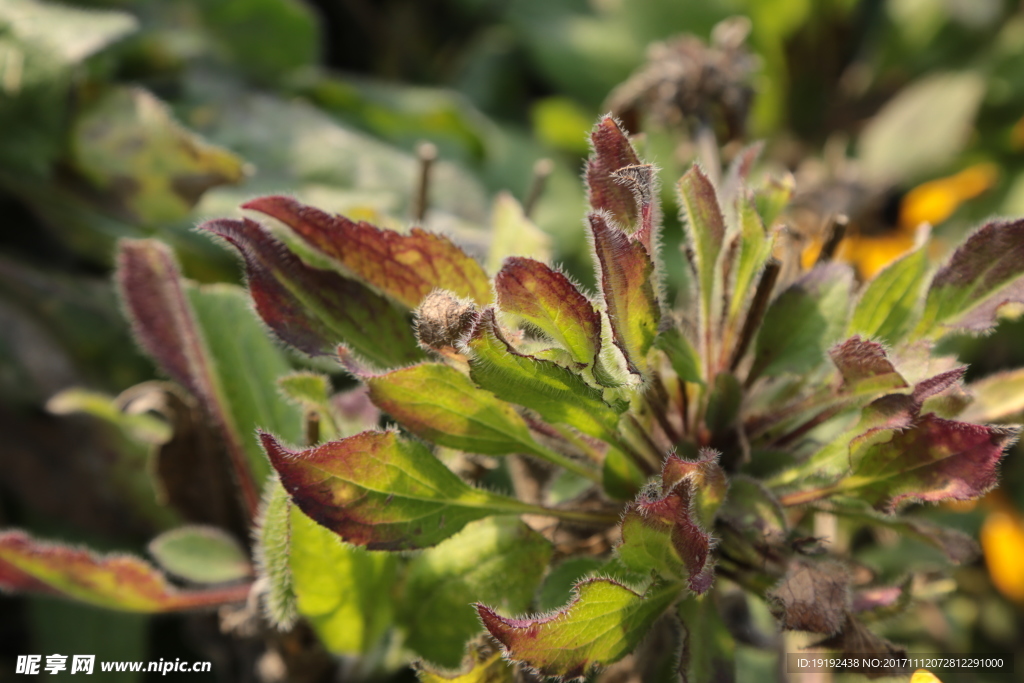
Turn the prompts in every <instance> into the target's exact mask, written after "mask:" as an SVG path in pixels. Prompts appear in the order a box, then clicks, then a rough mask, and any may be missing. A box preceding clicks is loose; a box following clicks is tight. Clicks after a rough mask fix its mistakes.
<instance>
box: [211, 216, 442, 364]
mask: <svg viewBox="0 0 1024 683" xmlns="http://www.w3.org/2000/svg"><path fill="white" fill-rule="evenodd" d="M200 228H201V229H203V230H206V231H208V232H210V233H212V234H214V235H217V236H218V237H221V238H223V239H224V240H226V241H227V242H228V243H229V244H231V245H232V246H234V247H235V248H236V249H238V251H239V253H240V254H241V255H242V259H243V260H244V262H245V272H246V280H247V281H248V284H249V294H250V295H251V296H252V298H253V302H254V303H255V304H256V311H257V312H258V313H259V314H260V317H261V318H263V321H264V322H265V323H267V326H268V327H270V329H271V330H273V331H274V334H276V335H277V336H278V337H279V338H280V339H281V341H283V342H285V343H286V344H291V345H292V346H294V347H295V348H297V349H299V350H300V351H303V352H305V353H308V354H310V355H313V356H316V355H333V354H334V350H335V349H336V348H337V346H338V344H339V343H345V344H346V345H348V346H349V347H350V348H351V349H352V350H354V351H355V352H356V353H359V354H360V355H361V356H363V357H364V358H366V359H367V360H369V361H371V362H373V363H375V364H377V365H379V366H381V367H393V366H396V365H404V364H406V363H411V362H414V361H416V360H419V359H420V358H422V357H423V353H422V351H420V350H419V348H418V347H417V346H416V339H415V338H414V337H413V334H412V328H411V326H410V321H409V316H408V312H406V311H402V310H400V309H399V308H397V307H396V306H395V305H394V304H392V303H391V302H390V301H388V300H387V299H386V298H384V297H383V296H381V295H380V294H377V293H376V292H374V291H372V290H370V289H369V288H368V287H367V286H366V285H363V284H361V283H359V282H357V281H355V280H351V279H349V278H346V277H342V276H341V275H339V274H338V273H336V272H334V271H330V270H322V269H320V268H314V267H312V266H309V265H306V264H305V263H303V262H302V260H301V259H299V257H298V256H296V255H295V254H294V253H293V252H292V251H291V250H289V248H288V247H287V246H286V245H285V244H284V243H283V242H281V241H279V240H278V239H277V238H275V237H274V236H273V235H271V234H270V232H269V231H267V230H266V229H265V228H263V227H262V226H261V225H260V224H259V223H256V222H255V221H251V220H249V219H244V220H232V219H227V218H224V219H220V220H214V221H208V222H206V223H204V224H202V225H201V226H200Z"/></svg>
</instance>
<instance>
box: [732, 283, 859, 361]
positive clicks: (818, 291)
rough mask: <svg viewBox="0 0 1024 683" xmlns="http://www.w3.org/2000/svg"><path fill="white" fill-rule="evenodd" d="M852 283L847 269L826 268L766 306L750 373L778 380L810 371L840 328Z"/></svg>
mask: <svg viewBox="0 0 1024 683" xmlns="http://www.w3.org/2000/svg"><path fill="white" fill-rule="evenodd" d="M852 284H853V274H852V272H851V271H850V270H849V268H847V267H845V266H843V265H840V264H836V263H830V264H827V265H824V266H818V267H817V268H815V269H813V270H812V271H810V272H809V273H807V274H806V275H804V276H803V277H802V278H800V279H799V280H797V281H796V282H794V283H793V284H792V285H790V287H789V288H788V289H786V290H785V291H783V292H782V293H781V294H780V295H779V296H778V297H777V298H776V299H775V301H773V302H772V304H771V306H769V307H768V312H767V313H766V315H765V319H764V324H763V325H762V326H761V332H760V333H759V334H758V336H757V343H756V347H755V354H756V355H755V358H754V366H753V368H752V369H751V372H752V373H753V374H755V375H760V374H764V375H768V376H777V375H781V374H783V373H786V372H792V373H804V372H808V371H810V370H812V369H813V368H815V367H816V366H817V365H818V364H819V363H820V362H821V361H822V358H823V356H824V353H825V349H826V348H827V346H828V344H829V343H830V342H831V341H833V340H834V339H835V338H836V337H837V336H838V335H839V333H840V331H841V330H842V329H843V327H842V326H843V323H844V322H845V321H846V306H847V301H848V300H849V297H850V288H851V286H852Z"/></svg>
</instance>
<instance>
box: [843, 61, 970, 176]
mask: <svg viewBox="0 0 1024 683" xmlns="http://www.w3.org/2000/svg"><path fill="white" fill-rule="evenodd" d="M984 95H985V79H984V77H983V76H982V75H981V74H980V73H976V72H971V71H964V72H960V73H952V72H950V73H933V74H930V75H928V76H926V77H924V78H922V79H920V80H918V81H916V82H915V83H912V84H911V85H909V86H908V87H906V88H904V89H903V90H901V91H900V92H899V93H898V94H897V95H896V96H895V97H893V98H892V99H891V100H889V102H887V103H886V105H885V106H884V107H882V109H881V110H880V111H879V112H878V113H877V114H875V116H873V117H872V118H871V119H870V120H869V121H868V123H867V125H866V126H865V127H864V131H863V132H862V133H861V136H860V143H859V145H858V148H859V152H860V155H859V156H860V161H861V164H862V166H863V169H862V170H863V172H864V173H865V174H866V177H869V178H875V179H876V180H877V181H878V182H886V181H889V182H892V181H902V180H906V179H909V178H912V177H914V176H918V175H921V174H922V173H927V172H929V171H934V170H935V169H937V168H939V167H941V166H943V165H945V164H948V163H949V162H951V161H952V160H953V157H955V156H956V154H957V153H958V152H959V151H960V150H961V149H962V148H963V146H964V145H965V144H966V142H967V139H968V137H969V136H970V134H971V129H972V126H973V123H974V117H975V114H976V112H977V110H978V107H979V105H980V104H981V100H982V97H984ZM938 111H941V112H942V116H936V115H935V112H938Z"/></svg>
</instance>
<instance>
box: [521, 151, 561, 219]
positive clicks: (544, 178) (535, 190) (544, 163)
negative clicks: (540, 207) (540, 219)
mask: <svg viewBox="0 0 1024 683" xmlns="http://www.w3.org/2000/svg"><path fill="white" fill-rule="evenodd" d="M554 170H555V164H554V162H552V161H551V159H538V160H537V163H535V164H534V165H533V178H532V180H531V181H530V191H529V193H528V194H527V195H526V200H525V201H524V202H523V215H524V216H526V217H527V218H530V217H532V216H533V210H534V209H536V208H537V202H538V200H540V198H541V195H543V194H544V188H545V187H547V184H548V176H550V175H551V172H552V171H554Z"/></svg>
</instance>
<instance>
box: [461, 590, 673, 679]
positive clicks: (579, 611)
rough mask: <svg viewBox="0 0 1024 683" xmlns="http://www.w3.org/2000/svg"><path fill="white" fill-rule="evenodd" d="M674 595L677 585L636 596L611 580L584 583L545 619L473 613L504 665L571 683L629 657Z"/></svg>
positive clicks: (479, 610) (488, 610)
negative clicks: (517, 664) (512, 664)
mask: <svg viewBox="0 0 1024 683" xmlns="http://www.w3.org/2000/svg"><path fill="white" fill-rule="evenodd" d="M678 595H679V586H678V585H676V584H655V585H653V586H652V587H651V588H650V589H648V591H647V592H646V593H645V594H644V595H639V594H638V593H635V592H633V591H632V590H630V589H629V588H626V587H625V586H623V585H622V584H619V583H616V582H615V581H611V580H609V579H586V580H584V581H581V582H579V583H578V584H576V588H575V596H574V597H573V599H572V601H570V602H569V604H568V605H566V606H565V607H563V608H562V609H560V610H558V611H556V612H554V613H552V614H548V615H545V616H537V617H528V618H525V619H511V618H508V617H503V616H501V615H499V614H498V613H497V612H495V611H494V610H493V609H491V608H490V607H487V606H486V605H481V604H477V605H476V610H477V614H479V615H480V620H481V621H482V622H483V625H484V627H485V628H486V629H487V630H488V631H489V632H490V634H491V635H492V636H494V638H495V640H497V641H498V642H499V643H501V645H502V647H503V648H504V650H505V656H506V658H507V659H510V660H513V661H517V662H521V663H522V664H524V665H525V666H527V667H530V668H531V669H533V670H534V671H536V672H537V673H539V674H540V675H542V676H553V677H556V678H557V679H559V680H561V681H570V680H577V679H582V678H584V677H586V676H588V675H589V674H591V673H592V672H594V671H595V670H597V669H599V668H600V667H602V666H606V665H608V664H612V663H614V662H617V661H618V660H620V659H622V658H623V657H625V656H626V655H627V654H629V653H630V652H631V651H632V650H633V649H634V648H635V647H636V646H637V644H638V643H639V642H640V640H641V639H642V638H643V637H644V636H645V635H646V634H647V632H648V630H649V629H650V627H651V626H652V625H653V624H654V622H655V621H656V620H657V619H658V618H659V617H660V616H661V615H662V614H663V613H664V612H665V610H666V609H668V607H669V606H670V605H671V604H672V603H673V602H674V601H675V599H676V598H677V597H678Z"/></svg>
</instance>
